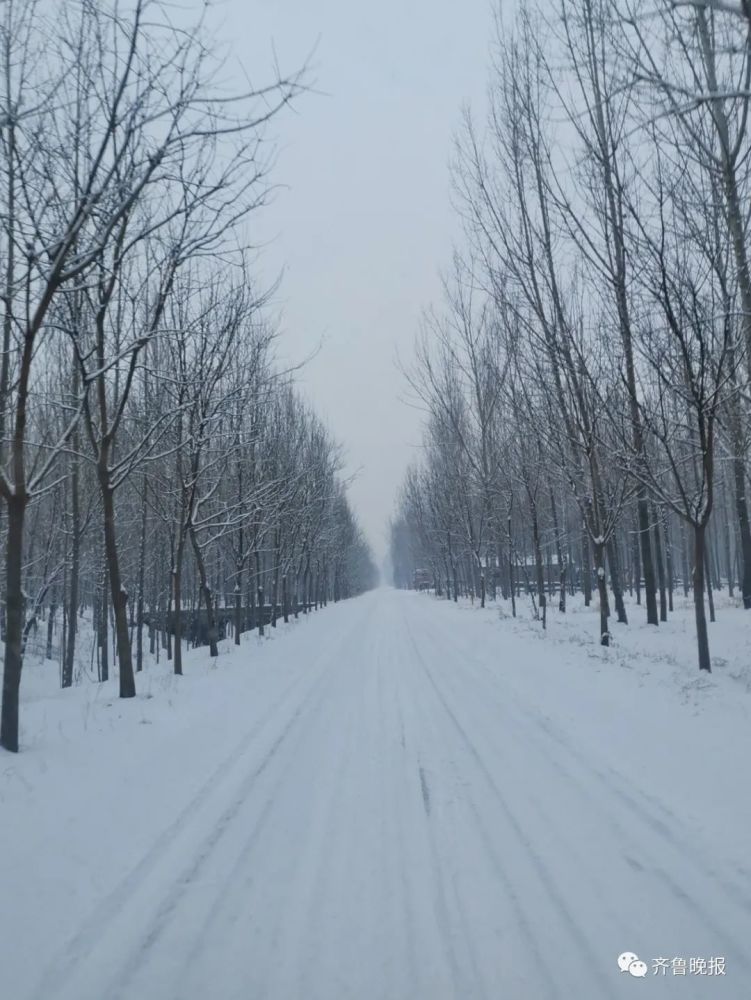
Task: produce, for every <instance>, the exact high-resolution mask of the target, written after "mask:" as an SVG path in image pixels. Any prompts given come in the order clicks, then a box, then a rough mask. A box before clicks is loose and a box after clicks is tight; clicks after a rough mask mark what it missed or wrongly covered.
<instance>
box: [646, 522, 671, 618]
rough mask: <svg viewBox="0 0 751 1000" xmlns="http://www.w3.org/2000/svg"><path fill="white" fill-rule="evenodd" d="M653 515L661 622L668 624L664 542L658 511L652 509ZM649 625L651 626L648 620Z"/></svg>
mask: <svg viewBox="0 0 751 1000" xmlns="http://www.w3.org/2000/svg"><path fill="white" fill-rule="evenodd" d="M652 514H653V531H654V543H655V549H654V556H655V562H656V563H657V581H658V585H659V588H660V621H661V622H666V621H667V620H668V600H667V591H666V589H665V564H664V562H663V559H662V542H661V539H660V525H659V522H658V519H657V511H656V510H655V509H654V508H652ZM648 624H651V622H649V620H648Z"/></svg>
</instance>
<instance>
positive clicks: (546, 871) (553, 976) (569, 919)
mask: <svg viewBox="0 0 751 1000" xmlns="http://www.w3.org/2000/svg"><path fill="white" fill-rule="evenodd" d="M406 624H407V631H408V633H409V636H410V640H411V642H412V647H413V650H414V653H415V657H416V659H417V661H418V662H419V664H420V665H421V667H422V669H423V671H424V672H425V675H426V677H427V679H428V681H429V683H430V686H431V687H432V689H433V691H434V693H435V696H436V698H437V699H438V701H439V703H440V704H441V705H442V706H443V709H444V711H445V713H446V716H447V717H448V719H449V720H450V721H451V724H452V726H453V728H454V730H455V731H456V732H457V734H458V735H459V736H460V738H461V740H462V742H463V744H464V746H465V747H466V749H467V751H468V752H469V754H470V756H471V757H472V759H473V760H474V762H475V764H476V766H477V769H478V771H479V773H480V774H481V775H482V776H483V778H484V779H485V782H486V784H487V786H488V788H489V790H490V791H491V793H492V795H493V796H494V798H495V800H496V802H497V803H498V805H499V806H500V809H501V812H502V814H503V816H504V819H505V821H506V824H507V826H508V827H509V828H510V830H511V831H512V832H513V834H514V836H515V838H516V841H517V842H518V845H519V846H520V847H521V848H522V849H523V851H524V852H525V853H526V855H527V857H528V859H529V862H530V864H531V867H532V869H533V870H534V872H535V873H536V875H537V878H538V880H539V882H540V883H541V884H542V886H543V887H544V889H545V891H546V894H547V896H548V898H549V899H550V901H551V903H552V905H553V907H554V909H555V911H556V912H557V914H558V917H559V920H560V922H561V925H562V927H563V928H564V930H565V932H566V934H567V936H568V937H569V939H570V940H571V941H572V942H573V944H574V945H575V947H576V948H577V950H578V952H579V954H580V955H581V956H582V959H583V960H582V961H581V963H580V966H581V968H582V969H584V968H586V969H589V970H590V972H591V973H592V974H593V976H594V977H595V978H597V979H598V981H599V988H600V995H601V996H602V997H616V996H617V993H616V991H615V989H614V983H613V981H612V980H611V979H609V978H608V977H607V976H605V975H604V974H603V973H602V970H601V956H599V955H596V954H595V953H594V952H593V951H592V948H591V944H590V941H589V939H588V938H587V937H586V935H585V934H584V932H583V931H582V930H581V929H580V928H579V925H578V923H577V921H576V919H575V917H574V915H573V913H572V911H571V909H570V907H569V905H568V903H567V902H566V899H565V897H564V894H563V893H562V891H561V890H560V888H559V886H558V885H557V882H556V879H555V876H554V875H553V873H552V872H551V870H550V868H549V867H548V866H547V864H546V863H545V861H544V859H543V858H542V857H541V855H540V854H539V853H538V852H537V851H536V850H535V849H534V847H533V846H532V844H531V843H530V842H529V840H528V839H527V837H526V836H525V833H524V830H523V829H522V828H521V826H520V825H519V822H518V821H517V819H516V817H515V816H514V813H513V810H512V809H511V808H510V806H509V804H508V802H507V800H506V798H505V796H504V794H503V792H502V791H501V788H500V787H499V785H498V783H497V781H496V780H495V778H494V776H493V774H492V773H491V772H490V770H489V769H488V767H487V765H486V763H485V761H484V759H483V757H482V755H481V754H480V752H479V750H478V749H477V747H476V745H475V743H474V741H473V740H472V739H471V738H470V736H469V735H468V733H467V731H466V729H465V727H464V726H463V725H462V724H461V722H460V721H459V719H458V718H457V715H456V714H455V712H454V711H453V709H452V708H451V705H450V704H449V702H448V700H447V699H446V697H445V694H444V692H443V691H442V690H441V688H440V687H439V685H438V684H437V682H436V680H435V677H434V676H433V673H432V672H431V670H430V668H429V667H428V665H427V662H426V659H425V657H424V656H423V654H422V651H421V650H420V649H419V647H418V645H417V643H416V642H415V640H414V636H413V634H412V630H411V627H410V624H409V622H408V621H407V622H406ZM442 648H443V650H444V655H445V649H446V647H445V646H444V647H442ZM467 801H468V803H469V805H470V808H471V809H472V811H473V813H474V814H475V817H476V819H477V823H478V828H479V829H480V830H482V831H483V838H484V839H485V840H486V847H487V849H488V852H489V853H490V855H491V856H493V857H494V858H495V860H496V866H497V870H498V872H499V874H500V875H501V877H502V878H503V880H504V882H505V884H506V887H507V890H508V891H510V892H512V893H513V894H514V895H515V896H516V893H515V890H514V889H513V886H512V885H511V883H510V880H509V879H508V876H507V875H506V873H505V871H504V869H503V865H502V863H501V861H500V858H499V857H498V853H497V848H496V847H495V844H494V841H493V839H492V837H490V836H489V834H488V831H487V829H486V821H485V817H484V816H483V815H482V813H481V811H480V809H479V808H478V806H477V804H476V802H475V801H474V799H472V798H468V800H467ZM516 898H517V900H518V896H516ZM520 915H521V914H520ZM523 919H524V922H525V925H526V933H527V937H528V939H529V945H530V950H531V952H532V954H534V955H535V957H536V959H537V961H538V966H539V967H540V968H541V969H542V970H543V972H544V975H545V978H546V981H547V986H548V990H549V991H550V992H549V995H550V996H559V995H561V994H560V985H559V982H560V976H559V975H558V974H557V973H554V972H553V970H552V969H551V967H550V965H549V963H548V961H547V959H546V958H545V957H544V956H543V955H542V954H541V952H540V951H539V948H538V947H537V942H536V938H535V933H534V931H533V930H532V927H531V925H530V922H529V921H528V920H527V919H526V917H524V918H523Z"/></svg>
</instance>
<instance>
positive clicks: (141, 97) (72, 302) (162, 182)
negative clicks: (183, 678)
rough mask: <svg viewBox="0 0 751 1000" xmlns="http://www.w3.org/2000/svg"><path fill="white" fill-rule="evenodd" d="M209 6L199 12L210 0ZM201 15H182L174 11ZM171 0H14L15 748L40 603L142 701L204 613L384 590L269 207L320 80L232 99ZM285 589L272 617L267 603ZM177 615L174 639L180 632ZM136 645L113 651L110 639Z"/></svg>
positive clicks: (6, 73)
mask: <svg viewBox="0 0 751 1000" xmlns="http://www.w3.org/2000/svg"><path fill="white" fill-rule="evenodd" d="M204 7H205V5H201V8H202V9H203V8H204ZM175 18H177V20H175ZM185 18H186V12H185V11H184V10H180V11H177V10H176V9H175V8H173V7H172V5H169V4H163V3H161V2H157V0H131V2H123V3H120V2H115V0H85V2H73V0H65V2H53V0H5V2H4V3H3V4H2V5H0V218H1V219H2V224H1V227H0V302H1V303H2V341H3V343H2V354H1V355H0V498H1V499H2V510H1V511H0V518H1V520H0V531H1V532H2V535H3V542H4V548H5V553H6V560H5V573H4V577H3V580H2V598H3V600H2V604H3V607H4V614H3V620H2V628H3V638H4V644H5V655H4V667H3V691H2V716H1V722H0V743H1V744H2V746H4V747H5V748H6V749H8V750H11V751H17V750H18V726H19V691H20V682H21V673H22V666H23V658H24V651H25V648H26V645H27V643H28V641H29V637H30V635H31V634H32V633H34V632H36V631H37V630H38V628H39V624H40V621H41V620H42V619H45V620H46V623H47V630H48V632H47V634H48V641H47V653H48V655H50V654H51V646H52V637H53V634H54V633H55V632H58V633H59V634H60V635H61V636H62V641H61V642H60V661H61V681H62V684H63V686H70V685H71V684H72V683H73V682H74V678H75V675H76V668H75V665H76V662H77V660H76V656H77V638H78V637H79V632H80V623H81V621H82V618H83V617H86V620H87V621H90V622H91V624H92V625H93V628H94V631H95V633H96V636H97V649H98V652H97V662H98V671H99V677H100V678H101V679H106V678H107V676H108V673H109V670H110V662H111V660H110V657H111V656H112V657H114V658H115V659H116V661H117V666H118V670H119V685H120V694H121V696H122V697H124V698H128V697H132V696H133V695H134V694H135V691H136V685H135V675H136V673H137V671H138V670H140V669H141V668H142V666H143V664H144V630H145V629H148V633H149V636H150V638H149V641H150V643H151V650H152V652H157V653H158V650H159V646H160V644H161V643H162V642H164V643H165V644H166V645H167V646H168V654H169V655H170V656H171V657H172V659H173V662H174V669H175V672H176V673H181V672H182V650H183V645H184V636H183V634H182V631H183V624H182V623H183V621H184V620H187V619H186V617H185V615H184V614H183V611H184V609H186V607H187V608H188V609H189V610H192V611H193V612H194V613H196V612H197V609H198V607H199V606H200V607H202V608H203V612H202V614H203V615H204V618H205V621H206V624H207V638H208V641H209V643H210V646H211V652H212V654H214V655H215V654H216V652H217V645H216V644H217V639H218V636H219V618H220V614H221V613H224V617H225V618H226V616H227V612H226V609H227V608H231V609H232V624H233V626H234V634H235V641H236V642H238V643H239V641H240V639H239V636H240V632H241V631H242V630H243V629H245V628H250V627H253V626H257V627H259V628H260V629H263V627H264V624H268V623H269V622H268V620H267V619H268V618H270V624H271V625H272V626H274V625H276V618H277V614H279V615H284V617H285V619H286V618H287V617H288V616H289V614H290V612H292V613H296V612H297V610H298V608H299V607H300V606H302V607H303V608H304V609H305V610H307V608H308V607H309V606H310V605H313V606H316V607H317V606H318V605H319V604H321V603H326V601H327V600H328V599H334V600H336V599H339V598H340V597H347V596H349V595H351V594H354V593H357V592H359V591H361V590H363V589H365V588H367V587H369V586H371V585H372V584H373V580H374V569H373V565H372V560H371V558H370V553H369V551H368V548H367V545H366V544H365V542H364V540H363V536H362V533H361V532H360V530H359V528H358V526H357V523H356V521H355V519H354V517H353V514H352V512H351V510H350V508H349V505H348V502H347V498H346V493H345V486H344V484H343V482H342V481H341V478H340V465H341V463H340V459H339V454H338V448H337V446H336V444H335V442H334V441H333V440H332V439H331V437H330V435H329V434H328V432H327V431H326V429H325V428H324V427H323V426H322V424H321V423H320V421H319V420H318V419H317V418H316V416H315V414H314V413H312V412H311V411H310V409H309V408H308V407H307V406H306V405H305V404H304V403H303V402H302V401H301V399H300V398H299V396H298V395H297V394H296V392H295V390H294V387H293V385H292V384H291V378H290V375H289V373H286V374H285V373H284V372H282V371H280V370H279V369H278V366H277V365H276V364H275V359H274V354H273V348H274V339H275V338H274V330H273V328H272V326H271V325H270V323H269V321H268V318H267V312H268V309H267V305H268V303H267V296H264V295H263V294H257V293H256V292H255V291H254V289H255V282H254V281H253V279H252V273H251V268H250V264H249V260H250V255H249V251H248V249H247V245H246V244H247V242H248V224H249V221H250V219H251V218H252V215H253V213H254V212H255V211H256V210H257V209H258V208H259V207H260V206H261V205H262V204H263V203H264V201H265V199H266V195H267V193H268V189H269V187H268V167H269V158H268V154H267V153H266V145H265V138H266V129H265V126H266V125H267V123H268V122H269V121H270V120H271V119H272V118H274V117H275V116H276V115H277V114H278V112H280V111H281V110H282V109H283V108H284V107H285V105H287V104H288V103H289V101H290V100H292V99H293V98H294V97H295V96H296V95H297V94H299V93H300V91H301V89H303V87H304V80H303V76H302V74H297V75H294V76H292V77H288V78H285V77H282V76H277V77H276V78H275V79H274V80H273V81H272V82H271V83H270V85H269V86H267V87H264V88H261V89H256V90H251V89H248V90H247V92H237V93H229V92H228V91H227V88H226V85H225V83H224V81H223V79H222V77H221V70H222V60H221V58H220V53H218V52H217V50H215V49H214V48H213V47H212V44H211V41H210V37H209V35H208V33H207V30H206V27H205V25H204V24H203V23H202V21H201V20H200V18H199V20H198V22H197V23H192V24H186V23H185ZM268 604H270V608H269V609H268V611H267V610H266V606H267V605H268ZM159 633H161V634H159ZM110 635H111V638H112V643H111V647H110V640H109V636H110Z"/></svg>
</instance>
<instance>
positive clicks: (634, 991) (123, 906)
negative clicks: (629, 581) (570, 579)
mask: <svg viewBox="0 0 751 1000" xmlns="http://www.w3.org/2000/svg"><path fill="white" fill-rule="evenodd" d="M631 610H632V611H633V613H634V620H635V621H638V624H636V625H635V626H632V627H631V628H629V629H624V628H622V627H618V626H615V640H616V641H615V645H614V647H613V648H611V649H609V650H604V649H601V648H600V647H599V646H598V645H597V644H596V632H597V616H596V614H595V613H593V612H592V611H589V612H584V610H583V609H580V608H578V607H575V608H574V609H572V611H571V613H570V614H569V615H567V616H566V618H565V619H562V618H560V617H559V616H558V615H557V614H556V613H555V612H553V613H552V614H551V622H550V628H549V630H548V632H547V634H545V635H543V634H542V633H541V632H540V630H539V626H537V625H536V624H534V623H532V622H531V621H530V620H529V617H528V610H527V609H526V607H525V606H524V602H522V605H521V606H520V615H521V617H520V618H518V619H517V620H515V621H512V620H510V619H507V618H506V619H503V620H501V618H500V616H499V613H498V611H497V610H496V609H491V608H488V609H486V610H484V611H481V610H479V608H477V607H474V608H471V607H469V606H466V605H464V606H462V605H460V606H454V605H453V604H447V603H446V602H442V601H439V600H437V599H435V598H434V597H432V596H429V595H416V594H404V593H398V592H394V591H390V590H380V591H377V592H375V593H373V594H369V595H366V596H365V597H363V598H360V599H358V600H356V601H350V602H346V603H344V604H340V605H338V606H335V607H329V608H328V609H326V610H325V611H323V612H321V613H319V614H317V615H313V616H311V618H310V619H309V620H306V621H303V620H301V621H300V622H298V623H296V624H294V625H290V626H289V627H287V628H284V629H281V628H280V629H279V630H278V631H277V633H276V634H274V635H273V638H272V639H270V640H268V641H259V640H258V639H257V638H256V637H252V638H250V639H249V640H248V641H247V642H246V643H244V644H243V646H242V647H241V648H240V649H239V650H238V651H234V650H233V648H232V647H231V646H229V645H226V646H225V650H224V651H223V653H222V655H221V656H220V657H219V659H218V661H217V662H216V663H215V664H214V665H213V666H211V665H209V660H208V657H207V655H206V652H205V651H202V650H198V651H195V652H192V653H190V654H189V655H188V657H187V661H186V672H187V676H185V677H184V678H174V677H171V676H170V675H169V673H168V672H167V669H166V668H165V666H164V665H162V666H160V667H151V668H150V669H149V670H148V671H146V672H145V674H143V675H140V676H139V678H138V680H139V691H140V693H139V696H138V698H137V699H135V700H134V701H133V702H126V703H123V702H120V701H119V700H118V699H117V698H116V697H115V688H114V686H112V685H107V686H101V685H96V684H93V683H87V682H84V683H83V684H82V685H81V686H79V687H77V688H75V689H73V690H72V691H68V692H60V691H57V690H55V684H56V680H57V678H56V668H55V667H51V668H50V667H47V668H45V669H46V676H45V675H44V674H43V672H42V668H40V667H33V668H32V669H30V671H29V675H28V676H27V677H26V678H25V685H24V691H25V697H26V704H25V705H24V713H23V732H22V737H23V742H24V751H23V753H22V754H20V755H18V756H12V755H9V754H4V755H3V756H2V757H0V817H1V818H2V833H1V834H0V838H1V840H0V886H1V887H2V892H0V987H1V988H0V995H2V997H8V998H12V1000H118V998H119V1000H199V998H200V1000H207V998H211V1000H474V998H488V1000H490V998H493V1000H497V998H502V1000H548V998H551V1000H552V998H561V1000H571V998H577V1000H610V998H614V1000H616V998H626V997H634V996H649V997H659V998H662V997H666V998H673V997H676V998H685V1000H689V998H692V1000H705V998H710V1000H711V998H712V997H715V996H718V997H727V998H733V1000H741V998H745V997H748V996H749V995H751V943H750V942H751V860H750V859H749V857H748V848H749V843H751V840H750V834H749V831H750V830H751V796H750V795H749V778H748V769H749V760H750V759H751V724H750V723H751V669H750V664H751V657H750V653H751V620H750V619H749V618H748V617H747V616H745V615H744V614H743V612H741V611H739V610H737V609H733V608H730V607H723V608H720V609H719V617H720V621H719V622H718V624H717V625H715V626H713V627H712V630H711V636H710V638H711V642H712V648H713V655H714V656H715V668H716V670H715V673H714V674H713V675H712V676H711V677H709V678H707V677H704V678H700V677H699V675H698V671H697V670H696V666H695V653H694V648H693V632H692V626H691V620H690V613H689V611H688V610H681V611H679V613H678V614H677V615H676V616H675V617H674V619H673V620H672V621H671V623H670V624H669V625H668V626H667V627H665V626H662V627H661V628H660V629H659V630H658V632H657V634H653V633H654V630H648V629H647V627H646V626H644V625H642V624H641V619H642V614H641V612H640V611H639V610H637V609H631ZM626 951H629V952H633V953H636V954H638V955H639V957H640V958H641V959H643V960H644V961H645V962H646V963H647V965H648V972H647V976H646V977H645V978H644V979H641V980H640V979H637V978H634V977H632V976H631V975H630V974H629V973H622V972H620V971H619V970H618V966H617V964H616V959H617V956H618V955H619V954H620V953H622V952H626ZM717 957H723V958H724V959H725V968H726V974H725V975H724V976H721V975H712V976H709V975H706V974H705V975H699V974H694V973H692V972H690V971H689V968H688V966H689V960H690V959H691V958H694V959H696V958H699V959H706V960H708V959H710V958H717ZM657 958H666V959H668V961H669V963H670V965H669V966H668V968H667V970H666V973H667V974H666V975H665V976H663V975H661V974H658V975H654V974H653V961H654V960H655V959H657ZM674 958H678V959H680V958H683V959H685V960H686V965H687V974H686V975H685V976H682V975H675V974H674V972H673V967H672V961H673V959H674ZM699 967H700V966H699ZM677 968H680V965H678V966H677Z"/></svg>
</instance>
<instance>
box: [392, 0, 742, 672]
mask: <svg viewBox="0 0 751 1000" xmlns="http://www.w3.org/2000/svg"><path fill="white" fill-rule="evenodd" d="M556 8H557V9H556V10H555V11H553V12H552V13H551V9H550V7H549V5H548V4H545V3H542V2H540V3H536V2H535V0H527V2H525V3H521V4H518V5H517V8H516V12H515V15H514V19H513V22H512V23H511V22H508V21H505V22H504V21H502V20H501V17H500V14H499V16H498V18H497V20H496V31H495V41H494V46H493V60H492V70H491V80H490V86H489V88H488V96H489V112H488V117H487V121H486V122H485V123H484V126H483V127H479V126H478V124H477V123H476V122H475V121H474V120H473V118H472V116H471V114H470V113H469V112H466V114H465V116H464V119H463V124H462V129H461V131H460V134H459V136H458V139H457V143H456V156H455V162H454V169H453V180H454V191H455V200H456V203H457V206H458V209H459V211H460V213H461V216H462V219H463V223H464V228H465V232H466V246H467V249H466V251H464V252H462V253H461V254H459V253H457V254H455V257H454V265H453V269H452V271H451V274H450V276H449V277H448V278H447V279H446V281H445V295H444V302H443V304H442V306H441V307H440V308H437V309H435V310H433V311H431V312H430V313H429V314H428V315H427V316H426V317H425V320H424V324H423V328H422V330H421V333H420V336H419V339H418V346H417V353H416V361H415V364H414V366H413V367H412V368H411V369H410V371H409V372H407V377H408V379H409V382H410V385H411V387H412V389H413V390H414V392H415V393H416V395H417V397H419V399H420V401H421V403H422V405H423V406H424V408H425V410H426V413H427V421H426V429H425V437H424V457H423V459H422V460H421V461H420V462H419V463H418V464H416V465H415V466H414V467H413V468H411V469H410V470H409V472H408V474H407V477H406V480H405V483H404V487H403V490H402V494H401V498H400V502H399V506H398V511H397V514H396V517H395V520H394V523H393V526H392V561H393V565H394V567H395V579H396V582H397V584H398V585H401V586H409V585H411V581H412V580H413V579H414V572H415V569H416V568H427V569H429V570H430V571H431V572H432V576H433V579H434V580H435V582H436V589H437V590H438V592H439V593H440V592H442V593H445V594H446V596H447V597H451V596H453V597H454V598H456V597H457V595H458V594H461V593H466V594H471V595H477V596H479V597H480V599H481V600H482V601H483V602H484V600H485V596H486V588H490V591H491V594H492V596H495V594H496V590H497V589H500V591H501V593H502V595H503V596H504V597H506V598H509V599H510V600H511V602H512V610H513V613H516V597H517V596H518V594H519V593H520V591H521V589H522V588H523V589H524V590H525V591H526V592H527V593H528V594H530V595H531V599H532V602H533V606H534V613H535V614H536V615H537V616H538V617H539V618H540V620H541V621H542V624H543V627H544V625H545V622H546V615H547V603H548V600H549V599H550V598H551V597H552V595H554V594H555V595H557V598H558V607H559V610H560V612H565V610H566V595H567V593H573V592H574V591H575V590H576V589H580V590H581V591H583V594H584V598H585V602H586V603H587V604H589V603H590V600H591V596H592V593H593V591H596V593H597V595H598V597H599V602H598V603H599V613H600V629H599V635H600V641H601V642H602V644H603V645H608V643H609V641H610V638H611V632H610V626H609V620H610V616H611V608H614V610H615V613H616V614H617V617H618V620H619V621H621V622H625V621H626V620H627V611H626V606H625V604H624V600H623V593H624V590H625V589H628V590H629V591H630V592H632V593H633V592H635V594H636V600H637V602H638V603H640V604H641V603H643V604H644V605H645V611H646V618H647V622H648V623H649V624H651V625H654V626H658V624H659V622H660V621H664V620H666V618H667V615H668V613H669V612H670V611H671V610H672V601H673V593H674V590H675V589H676V588H679V587H682V588H683V590H684V592H685V593H686V594H688V593H689V589H690V590H691V592H692V594H693V604H694V609H695V619H696V633H697V645H698V660H699V667H700V669H702V670H707V671H708V670H710V669H711V661H710V653H709V639H708V627H707V617H706V607H707V604H708V605H709V609H710V618H711V619H713V618H714V604H713V590H714V589H715V588H718V587H721V586H724V587H727V588H728V590H729V593H730V594H731V595H733V594H734V590H735V588H736V587H737V588H738V590H739V592H740V596H741V598H742V602H743V606H744V608H747V609H748V608H751V531H750V529H749V511H748V501H747V495H746V487H747V481H748V471H749V470H748V459H749V453H748V449H749V404H750V403H751V399H750V396H749V385H750V384H751V269H750V267H749V232H748V218H749V216H748V209H747V206H748V204H749V195H750V194H751V188H750V184H749V181H750V180H751V178H750V176H749V169H750V165H751V157H750V154H751V143H750V142H749V120H748V119H749V102H750V101H751V15H749V11H748V10H747V9H746V4H745V3H740V5H735V4H730V3H728V4H721V3H714V2H702V0H687V2H685V3H663V2H662V0H559V2H558V4H557V5H556Z"/></svg>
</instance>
